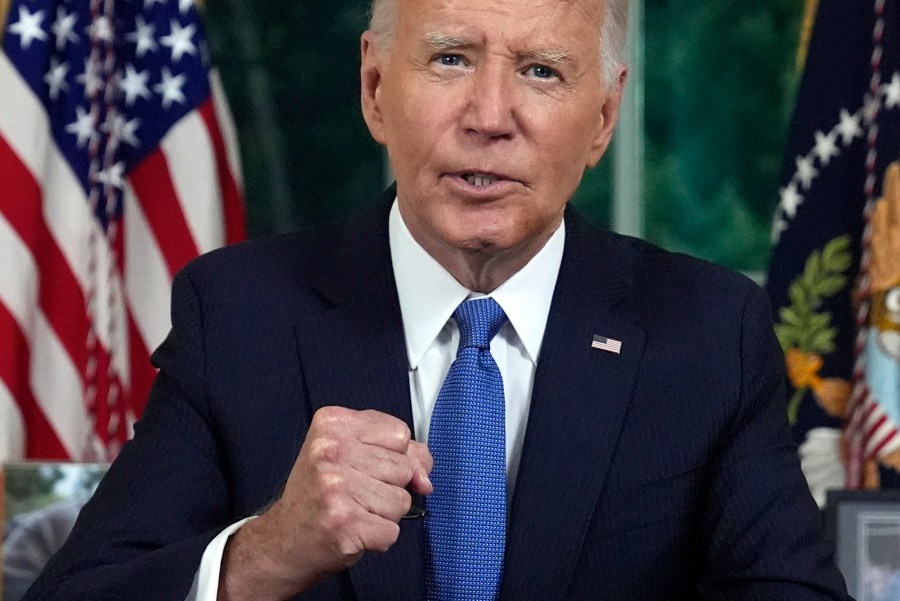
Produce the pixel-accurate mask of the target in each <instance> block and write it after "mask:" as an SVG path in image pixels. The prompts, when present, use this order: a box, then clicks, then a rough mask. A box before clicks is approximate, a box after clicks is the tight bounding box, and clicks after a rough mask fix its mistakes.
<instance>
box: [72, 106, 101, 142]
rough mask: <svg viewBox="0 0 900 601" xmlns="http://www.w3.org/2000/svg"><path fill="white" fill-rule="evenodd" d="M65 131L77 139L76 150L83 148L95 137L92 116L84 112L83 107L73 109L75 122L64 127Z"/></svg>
mask: <svg viewBox="0 0 900 601" xmlns="http://www.w3.org/2000/svg"><path fill="white" fill-rule="evenodd" d="M66 131H67V132H68V133H70V134H74V135H75V136H76V138H77V144H78V148H84V146H85V145H86V144H87V143H88V142H92V141H93V140H94V139H95V138H96V137H97V132H96V130H95V129H94V115H93V114H92V113H88V112H87V111H85V110H84V107H83V106H76V107H75V121H73V122H72V123H69V124H68V125H66Z"/></svg>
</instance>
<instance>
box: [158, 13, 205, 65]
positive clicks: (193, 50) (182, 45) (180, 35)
mask: <svg viewBox="0 0 900 601" xmlns="http://www.w3.org/2000/svg"><path fill="white" fill-rule="evenodd" d="M171 24H172V32H171V33H170V34H169V35H164V36H163V37H161V38H160V43H161V44H162V45H163V46H165V47H166V48H169V49H171V50H172V62H178V61H179V60H181V57H182V56H184V55H185V54H190V55H196V54H197V46H195V45H194V42H192V41H191V37H193V35H194V33H196V32H197V28H196V27H195V26H194V25H188V26H187V27H182V26H181V25H179V24H178V21H176V20H175V19H172V20H171Z"/></svg>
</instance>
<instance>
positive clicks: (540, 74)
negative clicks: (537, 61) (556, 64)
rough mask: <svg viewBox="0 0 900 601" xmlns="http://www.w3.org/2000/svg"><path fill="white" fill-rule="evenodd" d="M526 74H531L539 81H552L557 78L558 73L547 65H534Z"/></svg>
mask: <svg viewBox="0 0 900 601" xmlns="http://www.w3.org/2000/svg"><path fill="white" fill-rule="evenodd" d="M525 73H530V74H531V75H533V76H534V77H536V78H538V79H551V78H553V77H556V71H554V70H553V69H551V68H550V67H548V66H546V65H532V66H531V67H528V69H526V70H525Z"/></svg>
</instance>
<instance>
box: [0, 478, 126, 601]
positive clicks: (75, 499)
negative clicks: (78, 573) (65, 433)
mask: <svg viewBox="0 0 900 601" xmlns="http://www.w3.org/2000/svg"><path fill="white" fill-rule="evenodd" d="M108 467H109V465H108V464H102V463H41V462H23V463H7V464H4V465H3V467H2V470H3V478H2V481H3V494H2V496H0V499H2V504H0V505H2V521H0V528H2V530H3V532H2V534H3V536H2V539H3V547H2V563H3V571H2V580H0V601H18V600H19V599H20V598H21V597H22V595H24V593H25V590H27V588H28V587H29V586H30V585H31V583H32V582H34V580H35V579H36V578H37V575H38V574H39V573H40V571H41V570H42V569H43V567H44V565H45V564H46V563H47V561H48V560H49V559H50V557H51V556H52V555H53V554H54V553H55V552H56V551H57V550H59V548H60V547H61V546H62V544H63V542H65V539H66V537H67V536H68V535H69V532H70V531H71V530H72V526H73V525H74V523H75V518H76V517H77V516H78V512H79V511H80V510H81V507H82V506H83V505H84V504H85V503H86V502H87V500H88V499H89V498H90V497H91V495H92V494H93V492H94V490H95V489H96V487H97V484H99V482H100V480H101V479H102V478H103V475H104V474H105V473H106V470H107V468H108Z"/></svg>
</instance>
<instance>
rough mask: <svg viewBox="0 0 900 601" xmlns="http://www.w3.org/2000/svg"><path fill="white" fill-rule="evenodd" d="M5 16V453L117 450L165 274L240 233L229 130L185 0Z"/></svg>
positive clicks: (0, 441) (0, 123)
mask: <svg viewBox="0 0 900 601" xmlns="http://www.w3.org/2000/svg"><path fill="white" fill-rule="evenodd" d="M54 19H56V23H54V22H53V21H54ZM6 24H7V29H6V31H5V33H4V35H3V37H0V40H2V42H3V51H2V52H0V89H2V93H0V256H2V257H3V261H0V349H2V352H0V418H2V419H3V424H4V427H3V428H0V460H9V459H21V458H31V459H75V460H97V459H100V460H103V459H110V458H111V457H112V456H114V455H115V454H116V452H117V451H118V448H119V446H120V445H121V443H122V442H124V439H125V437H126V436H127V435H129V433H130V431H131V425H132V424H133V422H134V420H135V419H136V418H137V417H138V416H139V415H140V412H141V410H142V409H143V404H144V402H145V399H146V395H147V392H148V390H149V388H150V385H151V382H152V380H153V377H154V375H155V370H154V369H153V367H152V365H151V364H150V360H149V357H150V352H151V351H152V349H154V348H155V347H156V346H158V345H159V344H160V343H161V342H162V340H163V338H164V337H165V336H166V334H167V332H168V329H169V318H168V314H169V294H170V288H171V281H172V277H173V276H174V274H175V273H176V272H177V271H178V270H180V269H181V268H182V267H183V266H184V265H185V264H186V263H187V262H188V261H190V260H191V259H192V258H194V257H195V256H197V254H199V253H201V252H205V251H208V250H211V249H213V248H216V247H218V246H221V245H222V244H225V243H228V242H234V241H237V240H240V239H242V238H243V237H244V230H245V226H244V214H243V202H242V198H241V176H240V170H239V166H238V165H239V160H238V154H237V146H236V141H235V137H234V128H233V126H232V125H231V123H230V122H229V116H228V113H227V104H225V102H224V99H223V98H220V97H219V95H220V87H219V84H218V82H217V81H215V80H213V81H212V83H210V82H209V81H208V80H207V76H208V72H207V71H206V66H205V65H204V64H203V58H202V56H203V52H201V48H202V46H203V44H204V43H205V42H204V41H203V38H202V31H201V28H200V26H199V22H198V21H197V15H196V11H195V10H194V8H193V7H192V6H191V3H190V2H188V1H186V0H153V1H151V2H143V3H131V2H122V1H121V0H105V1H104V2H103V3H102V5H101V3H99V2H98V1H97V0H73V1H67V2H56V1H54V0H30V1H28V2H22V1H21V0H14V1H13V2H12V8H11V12H10V14H9V15H8V19H7V23H6ZM204 52H205V50H204Z"/></svg>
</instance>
